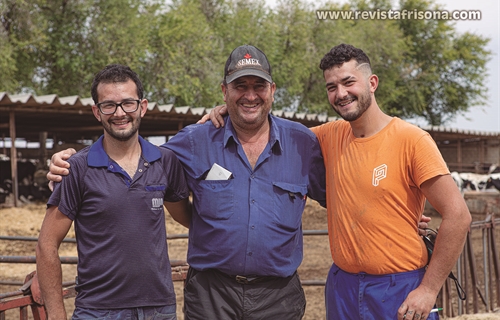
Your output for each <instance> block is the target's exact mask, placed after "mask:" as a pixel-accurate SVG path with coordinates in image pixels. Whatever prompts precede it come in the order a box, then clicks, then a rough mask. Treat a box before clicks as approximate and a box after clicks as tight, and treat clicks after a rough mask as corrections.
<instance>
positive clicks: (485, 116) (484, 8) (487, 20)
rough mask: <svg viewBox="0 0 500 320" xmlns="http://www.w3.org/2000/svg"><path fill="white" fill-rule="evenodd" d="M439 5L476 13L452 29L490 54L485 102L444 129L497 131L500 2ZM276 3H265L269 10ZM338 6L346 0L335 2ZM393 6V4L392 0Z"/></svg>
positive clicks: (465, 0)
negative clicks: (483, 44) (480, 41)
mask: <svg viewBox="0 0 500 320" xmlns="http://www.w3.org/2000/svg"><path fill="white" fill-rule="evenodd" d="M306 1H309V2H311V3H315V6H316V8H319V9H321V5H318V4H317V3H318V1H314V0H306ZM433 1H434V3H436V4H439V5H441V6H442V8H443V10H448V11H453V10H460V11H462V10H479V11H481V20H469V21H463V20H460V21H455V30H457V32H459V33H464V32H470V33H474V34H477V35H481V36H484V37H488V38H490V39H491V40H490V42H489V44H488V45H487V50H489V51H491V60H490V61H489V62H488V64H487V65H486V68H487V70H488V75H487V77H486V80H485V82H484V84H485V86H487V88H488V93H487V101H486V104H485V105H481V106H471V107H470V109H469V111H468V112H467V113H465V114H464V115H463V116H457V117H456V119H455V120H454V121H452V122H449V123H447V124H446V125H445V126H446V127H450V128H456V129H466V130H475V131H491V132H500V111H499V109H500V90H499V86H500V83H499V78H500V63H499V55H500V18H499V17H500V1H498V0H474V1H471V0H433ZM276 2H277V0H271V1H266V3H267V4H268V5H270V6H271V7H273V6H274V5H275V3H276ZM337 2H339V3H344V2H347V1H346V0H337ZM393 2H394V3H396V1H393ZM415 122H416V123H417V124H422V125H425V124H426V123H425V122H422V121H415Z"/></svg>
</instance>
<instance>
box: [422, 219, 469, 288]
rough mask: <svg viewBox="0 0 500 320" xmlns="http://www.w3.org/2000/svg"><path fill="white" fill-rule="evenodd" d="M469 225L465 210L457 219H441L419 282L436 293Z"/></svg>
mask: <svg viewBox="0 0 500 320" xmlns="http://www.w3.org/2000/svg"><path fill="white" fill-rule="evenodd" d="M469 227H470V215H469V213H468V211H467V210H465V211H464V212H463V214H461V215H460V217H459V218H458V219H443V221H442V222H441V225H440V227H439V233H438V235H437V238H436V242H435V245H434V250H433V254H432V259H431V261H430V263H429V266H428V267H427V270H426V273H425V276H424V279H423V280H422V283H421V285H423V286H425V287H427V288H429V289H431V290H432V291H434V292H435V293H436V295H437V294H438V293H439V290H440V289H441V287H442V286H443V284H444V282H445V280H446V278H447V277H448V275H449V274H450V272H451V270H452V269H453V267H454V265H455V263H456V261H457V259H458V257H459V256H460V254H461V252H462V250H463V247H464V244H465V240H466V237H467V232H468V230H469Z"/></svg>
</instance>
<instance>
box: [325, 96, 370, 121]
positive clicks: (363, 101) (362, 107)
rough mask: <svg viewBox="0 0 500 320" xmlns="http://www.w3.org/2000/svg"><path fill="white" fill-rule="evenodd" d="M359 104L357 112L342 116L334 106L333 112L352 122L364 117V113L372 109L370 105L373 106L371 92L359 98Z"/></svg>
mask: <svg viewBox="0 0 500 320" xmlns="http://www.w3.org/2000/svg"><path fill="white" fill-rule="evenodd" d="M357 102H358V108H357V109H356V110H354V111H352V112H349V113H346V114H343V115H342V114H340V112H339V111H338V110H337V109H336V108H335V107H334V106H332V108H333V111H335V112H336V113H337V114H338V115H339V116H340V117H341V118H342V119H344V120H345V121H349V122H352V121H356V120H358V119H359V118H360V117H361V116H362V115H363V113H365V111H366V110H368V107H370V105H371V104H372V96H371V94H370V93H369V92H368V93H366V94H362V95H360V96H359V97H358V99H357Z"/></svg>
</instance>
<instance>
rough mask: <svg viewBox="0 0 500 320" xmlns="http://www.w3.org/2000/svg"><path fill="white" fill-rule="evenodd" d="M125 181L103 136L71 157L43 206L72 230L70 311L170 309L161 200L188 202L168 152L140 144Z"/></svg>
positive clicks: (179, 167)
mask: <svg viewBox="0 0 500 320" xmlns="http://www.w3.org/2000/svg"><path fill="white" fill-rule="evenodd" d="M139 142H140V144H141V148H142V155H141V159H140V161H139V166H138V168H137V172H136V173H135V175H134V177H133V178H131V177H130V176H129V175H128V174H127V172H126V171H125V170H123V169H122V168H121V167H120V166H119V165H118V164H117V163H116V162H115V161H113V160H112V159H110V158H109V157H108V155H107V154H106V152H105V151H104V149H103V145H102V136H101V138H100V139H99V140H98V141H97V142H95V143H94V144H93V145H92V146H90V147H86V148H84V149H82V150H80V151H79V152H78V153H76V154H75V155H74V156H72V157H71V158H70V159H69V160H68V162H69V163H70V164H71V174H69V175H67V176H64V177H63V180H62V182H61V183H56V186H55V189H54V192H53V193H52V195H51V197H50V199H49V201H48V205H49V206H50V205H53V206H58V209H59V211H61V212H62V213H63V214H64V215H66V216H68V218H70V219H71V220H74V223H75V233H76V242H77V248H78V270H77V271H78V283H77V285H76V291H77V292H78V294H77V296H76V301H75V305H76V306H77V307H82V308H88V309H116V308H134V307H151V306H163V305H173V304H175V303H176V299H175V291H174V288H173V283H172V275H171V267H170V262H169V258H168V250H167V242H166V241H167V239H166V230H165V214H164V210H163V201H171V202H176V201H180V200H182V199H185V198H187V197H188V196H189V189H188V186H187V183H186V180H185V177H184V170H183V169H182V165H181V163H180V162H179V161H178V160H177V158H176V157H175V155H174V153H173V152H172V151H170V150H167V149H164V148H159V147H157V146H155V145H153V144H151V143H149V142H147V141H145V140H144V139H142V138H141V137H139Z"/></svg>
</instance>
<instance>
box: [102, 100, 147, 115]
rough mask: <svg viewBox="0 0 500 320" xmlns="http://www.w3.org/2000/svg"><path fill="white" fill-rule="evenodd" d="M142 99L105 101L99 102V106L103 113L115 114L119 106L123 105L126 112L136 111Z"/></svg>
mask: <svg viewBox="0 0 500 320" xmlns="http://www.w3.org/2000/svg"><path fill="white" fill-rule="evenodd" d="M140 102H141V100H139V99H136V100H132V99H131V100H125V101H122V102H120V103H116V102H113V101H104V102H101V103H98V104H97V107H98V108H99V110H100V111H101V113H102V114H113V113H115V112H116V109H117V108H118V107H121V108H122V110H123V111H124V112H127V113H131V112H136V111H137V109H139V103H140Z"/></svg>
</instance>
